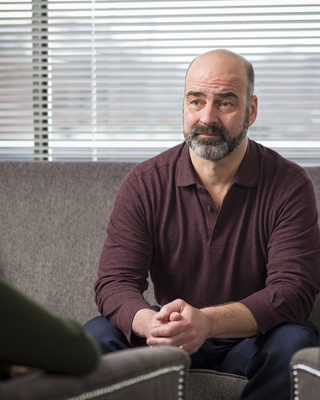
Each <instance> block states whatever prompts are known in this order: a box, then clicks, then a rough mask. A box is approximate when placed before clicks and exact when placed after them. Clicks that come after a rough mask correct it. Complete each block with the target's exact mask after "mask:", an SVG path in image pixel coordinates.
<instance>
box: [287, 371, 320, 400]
mask: <svg viewBox="0 0 320 400" xmlns="http://www.w3.org/2000/svg"><path fill="white" fill-rule="evenodd" d="M292 369H293V372H292V373H293V382H294V386H293V387H294V392H293V395H294V397H293V400H299V377H298V370H300V371H305V372H308V373H309V374H312V375H315V376H317V377H318V378H320V371H319V370H317V369H315V368H311V367H309V366H308V365H305V364H295V365H293V366H292Z"/></svg>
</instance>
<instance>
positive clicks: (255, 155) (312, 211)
mask: <svg viewBox="0 0 320 400" xmlns="http://www.w3.org/2000/svg"><path fill="white" fill-rule="evenodd" d="M253 87H254V73H253V69H252V66H251V64H250V63H249V62H248V61H247V60H245V59H244V58H243V57H241V56H239V55H237V54H234V53H232V52H230V51H227V50H215V51H211V52H208V53H205V54H203V55H201V56H199V57H198V58H196V59H195V60H194V61H193V62H192V63H191V65H190V67H189V69H188V71H187V75H186V83H185V92H184V104H183V116H184V136H185V143H183V144H181V145H179V146H176V147H174V148H172V149H170V150H168V151H166V152H164V153H162V154H160V155H159V156H157V157H155V158H153V159H151V160H148V161H145V162H143V163H141V164H139V165H138V166H136V167H135V168H134V169H133V170H132V171H131V172H130V173H129V174H128V176H127V177H126V178H125V180H124V182H123V183H122V185H121V188H120V189H119V192H118V195H117V199H116V202H115V205H114V210H113V212H112V215H111V218H110V221H109V224H108V228H107V239H106V242H105V246H104V249H103V251H102V255H101V261H100V266H99V271H98V280H97V282H96V285H95V289H96V300H97V304H98V307H99V310H100V312H101V313H102V314H103V315H104V317H98V318H96V319H94V320H93V321H90V322H89V323H88V324H87V326H86V327H87V329H88V330H89V331H90V332H91V333H92V334H93V335H94V336H95V337H96V338H97V339H98V340H99V342H100V344H101V347H102V349H103V352H109V351H115V350H119V349H122V348H127V347H130V346H133V345H139V344H143V343H144V344H145V343H147V344H148V345H150V346H156V345H162V344H167V345H172V346H180V347H182V348H183V349H184V350H185V351H186V352H187V353H188V354H189V355H190V356H191V359H192V368H211V369H215V370H219V371H224V372H230V373H235V374H240V375H244V376H247V377H248V379H249V383H248V384H247V385H246V387H245V389H244V391H243V393H242V398H243V399H255V400H256V399H259V400H261V399H289V397H290V390H289V370H288V364H289V360H290V358H291V356H292V354H293V353H294V352H295V351H296V350H298V349H300V348H303V347H308V346H315V345H317V344H318V343H319V341H318V337H317V332H316V329H315V328H314V326H313V325H312V324H310V323H308V322H305V320H306V319H307V318H308V316H309V314H310V312H311V310H312V306H313V303H314V300H315V296H316V293H317V292H318V290H319V286H320V282H319V276H320V274H319V265H320V234H319V227H318V215H317V208H316V202H315V194H314V190H313V186H312V183H311V181H310V178H309V177H308V176H307V174H306V172H305V171H304V170H303V169H302V168H301V167H299V166H297V165H296V164H294V163H292V162H290V161H288V160H285V159H283V158H282V157H281V156H279V155H278V154H277V153H275V152H273V151H271V150H270V149H267V148H265V147H263V146H261V145H259V144H257V143H255V142H253V141H251V140H249V139H248V137H247V129H248V127H249V126H251V125H252V124H253V123H254V121H255V119H256V116H257V97H256V96H254V95H253ZM149 271H150V274H151V277H152V280H153V282H154V287H155V296H156V299H157V301H158V302H159V304H160V305H161V306H162V308H161V309H160V311H159V310H158V311H156V310H155V309H152V308H151V307H150V305H149V304H148V303H147V302H146V301H145V300H144V299H143V297H142V293H143V291H144V290H145V289H146V287H147V283H146V278H147V275H148V272H149ZM105 317H106V318H105Z"/></svg>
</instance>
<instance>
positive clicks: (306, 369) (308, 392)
mask: <svg viewBox="0 0 320 400" xmlns="http://www.w3.org/2000/svg"><path fill="white" fill-rule="evenodd" d="M290 371H291V388H292V391H291V398H292V399H294V400H318V399H319V398H320V348H308V349H303V350H299V351H298V352H297V353H296V354H295V355H294V356H293V357H292V359H291V362H290Z"/></svg>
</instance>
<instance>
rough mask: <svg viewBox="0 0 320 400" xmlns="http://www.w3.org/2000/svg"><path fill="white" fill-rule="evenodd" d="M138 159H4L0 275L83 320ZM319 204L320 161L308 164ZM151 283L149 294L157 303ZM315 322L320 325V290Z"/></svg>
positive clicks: (91, 311) (91, 309)
mask: <svg viewBox="0 0 320 400" xmlns="http://www.w3.org/2000/svg"><path fill="white" fill-rule="evenodd" d="M133 165H134V163H122V162H98V163H93V162H53V163H49V162H15V161H8V162H0V205H1V206H0V221H1V224H0V274H2V275H4V276H6V277H7V278H8V279H10V280H11V281H12V282H14V283H15V284H16V285H17V286H18V287H20V288H21V289H22V290H23V291H25V292H26V293H29V294H30V295H32V296H33V297H34V298H36V299H37V300H39V301H40V302H42V303H43V304H45V305H46V306H48V307H50V308H51V309H52V310H54V311H56V312H58V313H60V314H62V315H64V316H66V317H70V318H75V319H77V320H79V321H80V322H81V323H84V322H86V321H88V320H89V319H91V318H93V317H94V316H95V315H98V311H97V307H96V304H95V300H94V291H93V285H94V282H95V280H96V278H97V268H98V264H99V258H100V254H101V250H102V246H103V242H104V240H105V230H106V225H107V221H108V219H109V216H110V213H111V210H112V208H113V203H114V199H115V196H116V193H117V191H118V188H119V186H120V184H121V182H122V180H123V178H124V177H125V175H126V174H127V173H128V172H129V171H130V169H131V168H132V167H133ZM306 170H307V172H308V173H309V175H310V177H311V178H312V180H313V182H314V185H315V190H316V194H317V204H318V210H320V167H313V168H311V167H310V168H306ZM152 289H153V287H152V284H149V289H148V291H147V292H146V293H145V297H146V298H147V300H148V301H149V302H150V303H152V304H155V300H154V296H153V290H152ZM311 320H312V321H313V322H314V323H315V324H316V325H317V327H318V329H319V330H320V295H318V297H317V302H316V304H315V307H314V310H313V313H312V315H311Z"/></svg>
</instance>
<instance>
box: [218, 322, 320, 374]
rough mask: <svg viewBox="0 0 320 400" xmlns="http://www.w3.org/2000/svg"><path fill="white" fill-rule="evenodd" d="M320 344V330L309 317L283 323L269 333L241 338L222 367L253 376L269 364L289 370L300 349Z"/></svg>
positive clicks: (224, 369) (231, 371) (225, 369)
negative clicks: (299, 320) (291, 361)
mask: <svg viewBox="0 0 320 400" xmlns="http://www.w3.org/2000/svg"><path fill="white" fill-rule="evenodd" d="M318 344H319V333H318V331H317V329H316V327H315V326H314V325H313V324H312V323H310V322H309V321H306V322H305V323H304V324H302V325H299V324H293V323H285V324H281V325H279V326H277V327H275V328H274V329H272V330H270V331H269V332H268V333H266V334H265V335H258V336H257V337H255V338H249V339H245V340H243V341H241V342H239V343H238V344H237V345H236V346H234V347H233V348H232V349H231V350H230V351H229V352H228V354H226V356H225V358H224V360H223V362H222V363H221V366H220V370H221V371H222V372H230V373H234V374H238V375H244V376H247V377H248V378H249V379H250V378H251V377H252V376H253V375H255V374H256V372H257V370H259V369H262V370H263V369H264V367H266V366H267V365H268V368H269V367H270V368H272V369H274V370H276V369H277V368H278V369H279V370H283V368H285V369H286V370H287V369H288V365H289V361H290V359H291V357H292V356H293V354H294V353H295V352H296V351H298V350H300V349H302V348H305V347H312V346H317V345H318Z"/></svg>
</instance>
